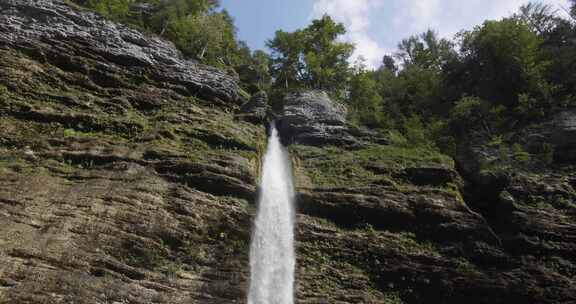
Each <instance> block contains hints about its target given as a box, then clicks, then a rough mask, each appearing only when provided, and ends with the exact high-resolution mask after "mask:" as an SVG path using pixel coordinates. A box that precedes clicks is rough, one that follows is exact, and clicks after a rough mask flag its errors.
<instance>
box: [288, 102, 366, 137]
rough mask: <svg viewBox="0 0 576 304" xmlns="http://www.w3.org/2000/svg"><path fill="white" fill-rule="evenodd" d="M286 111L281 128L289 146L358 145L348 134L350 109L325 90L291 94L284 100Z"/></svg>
mask: <svg viewBox="0 0 576 304" xmlns="http://www.w3.org/2000/svg"><path fill="white" fill-rule="evenodd" d="M283 105H284V110H283V113H282V116H281V117H280V119H279V121H278V129H279V131H280V134H281V135H282V138H283V140H284V141H285V142H286V143H296V144H308V145H325V144H333V145H345V146H353V145H356V144H357V142H356V140H355V139H354V138H353V137H352V136H350V134H349V133H348V132H347V126H346V114H347V110H346V107H345V106H344V105H343V104H338V103H336V102H334V101H332V100H331V99H330V97H329V96H328V94H326V92H323V91H300V92H295V93H290V94H288V95H287V96H286V97H284V100H283Z"/></svg>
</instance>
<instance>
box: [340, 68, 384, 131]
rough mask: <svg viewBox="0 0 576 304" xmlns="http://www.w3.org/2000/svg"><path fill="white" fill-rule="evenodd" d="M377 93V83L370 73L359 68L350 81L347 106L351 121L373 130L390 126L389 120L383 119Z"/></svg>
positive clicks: (381, 100) (380, 101)
mask: <svg viewBox="0 0 576 304" xmlns="http://www.w3.org/2000/svg"><path fill="white" fill-rule="evenodd" d="M378 91H379V88H378V83H377V82H376V81H375V80H374V79H373V77H372V75H371V73H370V72H367V71H365V70H364V69H363V68H360V69H359V70H358V71H357V73H356V74H355V75H354V76H353V77H352V79H351V81H350V95H349V99H348V104H349V115H350V119H351V120H352V121H354V122H355V123H357V124H363V125H366V126H368V127H373V128H374V127H382V126H386V127H389V126H390V125H389V124H390V119H387V117H385V114H384V112H383V109H382V106H383V105H382V103H383V99H382V97H381V96H380V94H379V93H378Z"/></svg>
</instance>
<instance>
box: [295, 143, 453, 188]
mask: <svg viewBox="0 0 576 304" xmlns="http://www.w3.org/2000/svg"><path fill="white" fill-rule="evenodd" d="M290 150H291V153H292V155H294V156H296V157H297V159H298V160H300V163H299V165H300V166H302V167H303V168H304V171H305V172H306V175H307V176H308V178H310V179H311V181H312V183H313V184H314V185H315V186H318V187H341V186H366V185H369V184H379V185H388V186H393V187H394V186H396V184H397V183H398V182H401V181H397V180H394V179H393V178H392V177H391V174H392V173H394V172H398V171H400V170H402V169H403V168H407V167H417V166H437V167H449V168H452V167H453V166H454V162H453V160H452V159H451V158H450V157H448V156H445V155H443V154H441V153H439V152H436V151H434V150H432V149H429V148H406V147H401V146H380V145H374V146H371V147H368V148H365V149H361V150H356V151H351V150H343V149H339V148H337V147H325V148H318V147H310V146H292V147H290Z"/></svg>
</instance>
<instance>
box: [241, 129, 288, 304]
mask: <svg viewBox="0 0 576 304" xmlns="http://www.w3.org/2000/svg"><path fill="white" fill-rule="evenodd" d="M260 186H261V193H260V199H259V202H258V214H257V216H256V221H255V223H254V230H253V232H252V244H251V246H250V271H251V277H250V290H249V293H248V304H293V303H294V290H293V289H294V267H295V263H296V262H295V257H294V206H293V203H294V187H293V185H292V167H291V164H290V159H289V157H288V152H287V151H286V148H285V147H284V146H282V144H281V143H280V138H279V136H278V131H277V130H276V128H275V126H274V125H272V127H271V132H270V137H269V139H268V150H267V151H266V155H265V156H264V165H263V167H262V182H261V185H260Z"/></svg>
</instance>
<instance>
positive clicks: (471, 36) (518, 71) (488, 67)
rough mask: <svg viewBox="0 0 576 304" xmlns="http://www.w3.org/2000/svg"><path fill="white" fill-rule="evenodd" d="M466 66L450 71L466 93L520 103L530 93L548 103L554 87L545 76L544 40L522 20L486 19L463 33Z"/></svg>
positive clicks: (511, 106) (507, 102) (483, 97)
mask: <svg viewBox="0 0 576 304" xmlns="http://www.w3.org/2000/svg"><path fill="white" fill-rule="evenodd" d="M462 38H463V39H462V45H461V54H462V56H463V58H462V64H463V65H462V66H461V67H460V68H459V69H455V70H454V71H452V72H451V73H450V75H449V76H450V78H451V81H452V82H460V83H463V84H464V85H463V86H464V92H463V93H466V94H469V95H474V96H478V97H480V98H482V99H484V100H489V101H492V102H496V103H499V104H503V105H505V106H507V107H508V108H513V107H515V106H517V105H518V96H519V94H522V93H530V94H531V95H533V96H534V97H536V98H538V99H540V100H542V102H546V100H547V99H549V97H550V92H549V91H550V86H549V84H548V83H547V82H546V80H545V79H544V77H543V75H544V71H545V68H546V66H547V63H546V62H545V61H543V60H542V58H543V56H542V52H541V49H540V46H541V44H542V39H541V38H540V37H538V35H537V34H536V33H534V32H533V31H532V30H531V29H530V27H529V26H528V25H527V24H526V23H525V22H523V21H522V20H519V19H516V18H506V19H502V20H500V21H486V22H485V23H484V24H483V25H482V26H478V27H476V28H475V29H474V30H472V31H469V32H464V33H462Z"/></svg>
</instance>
